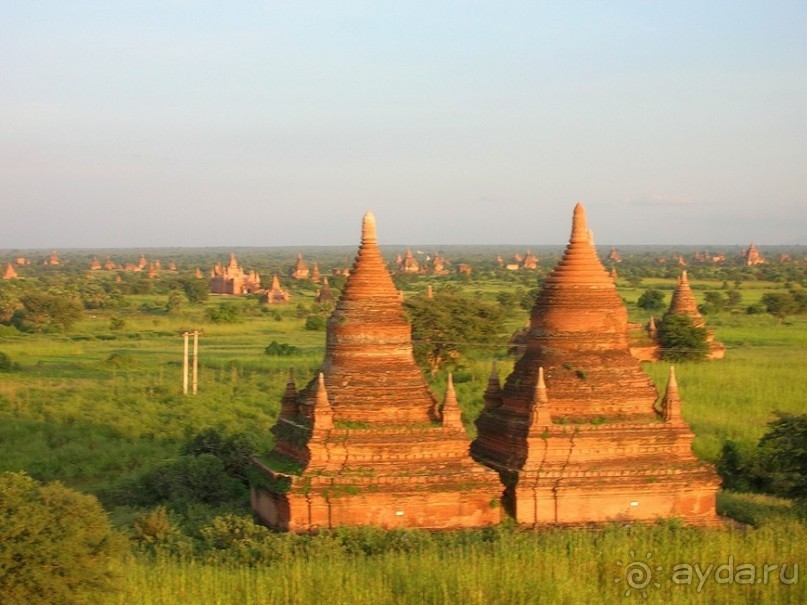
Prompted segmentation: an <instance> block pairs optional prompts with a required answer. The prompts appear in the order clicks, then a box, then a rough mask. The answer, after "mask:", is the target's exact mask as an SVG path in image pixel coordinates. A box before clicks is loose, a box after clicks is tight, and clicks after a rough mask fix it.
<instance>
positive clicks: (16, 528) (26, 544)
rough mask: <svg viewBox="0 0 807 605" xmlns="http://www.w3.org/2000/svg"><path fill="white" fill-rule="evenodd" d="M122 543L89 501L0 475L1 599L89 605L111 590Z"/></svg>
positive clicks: (68, 491)
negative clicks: (100, 594)
mask: <svg viewBox="0 0 807 605" xmlns="http://www.w3.org/2000/svg"><path fill="white" fill-rule="evenodd" d="M124 550H125V542H124V540H123V538H122V537H121V536H119V535H117V534H116V533H115V532H114V531H113V529H112V526H111V525H110V523H109V520H108V519H107V516H106V513H104V510H103V509H102V508H101V505H100V504H99V503H98V500H96V499H95V497H93V496H88V495H84V494H80V493H78V492H76V491H73V490H71V489H68V488H66V487H64V486H63V485H62V484H61V483H58V482H55V483H48V484H45V485H43V484H40V483H37V482H36V481H34V480H33V479H32V478H31V477H29V476H28V475H26V474H24V473H11V472H6V473H3V474H0V595H2V597H0V599H2V602H3V603H5V604H6V605H12V604H22V603H25V604H27V605H31V604H34V603H62V604H66V605H69V604H71V603H90V602H93V601H95V600H97V598H98V593H99V592H103V591H109V590H111V589H112V588H113V583H112V582H113V580H114V579H115V578H114V574H113V572H112V571H111V568H112V567H113V565H114V563H115V561H116V560H117V559H118V558H119V557H121V556H122V555H123V552H124Z"/></svg>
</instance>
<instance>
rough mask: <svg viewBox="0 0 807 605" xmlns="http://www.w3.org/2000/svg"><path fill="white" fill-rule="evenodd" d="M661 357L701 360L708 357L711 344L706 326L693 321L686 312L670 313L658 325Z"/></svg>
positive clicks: (678, 359) (671, 359)
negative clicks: (707, 337) (701, 326)
mask: <svg viewBox="0 0 807 605" xmlns="http://www.w3.org/2000/svg"><path fill="white" fill-rule="evenodd" d="M658 339H659V342H660V343H661V358H662V359H664V360H666V361H700V360H703V359H705V358H706V354H707V353H708V352H709V344H708V342H707V341H706V328H699V327H698V326H696V325H694V324H693V323H692V318H691V317H690V316H689V315H686V314H684V313H668V314H667V315H665V316H664V320H663V321H662V322H661V324H660V325H659V326H658Z"/></svg>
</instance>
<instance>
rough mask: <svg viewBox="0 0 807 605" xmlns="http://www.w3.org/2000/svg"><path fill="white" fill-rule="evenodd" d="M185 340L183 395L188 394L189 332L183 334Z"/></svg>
mask: <svg viewBox="0 0 807 605" xmlns="http://www.w3.org/2000/svg"><path fill="white" fill-rule="evenodd" d="M182 336H183V337H184V338H185V351H184V353H183V355H182V394H183V395H187V394H188V332H183V333H182Z"/></svg>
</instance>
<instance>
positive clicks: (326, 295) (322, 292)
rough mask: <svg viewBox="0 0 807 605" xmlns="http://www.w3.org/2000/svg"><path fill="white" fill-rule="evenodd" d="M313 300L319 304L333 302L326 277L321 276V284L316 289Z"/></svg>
mask: <svg viewBox="0 0 807 605" xmlns="http://www.w3.org/2000/svg"><path fill="white" fill-rule="evenodd" d="M314 300H315V301H316V302H317V303H319V304H333V303H334V302H335V301H334V298H333V292H332V291H331V286H330V284H329V283H328V278H327V277H323V278H322V285H321V286H320V288H319V290H317V294H316V296H315V297H314Z"/></svg>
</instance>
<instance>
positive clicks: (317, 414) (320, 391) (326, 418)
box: [313, 372, 333, 431]
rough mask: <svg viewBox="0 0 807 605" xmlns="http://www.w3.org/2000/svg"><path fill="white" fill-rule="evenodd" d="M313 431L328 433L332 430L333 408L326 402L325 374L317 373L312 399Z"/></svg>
mask: <svg viewBox="0 0 807 605" xmlns="http://www.w3.org/2000/svg"><path fill="white" fill-rule="evenodd" d="M313 417H314V430H315V431H328V430H330V429H332V428H333V408H332V407H331V402H330V401H329V400H328V391H327V390H326V389H325V374H323V373H322V372H320V373H319V376H318V377H317V394H316V397H315V399H314V413H313Z"/></svg>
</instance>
